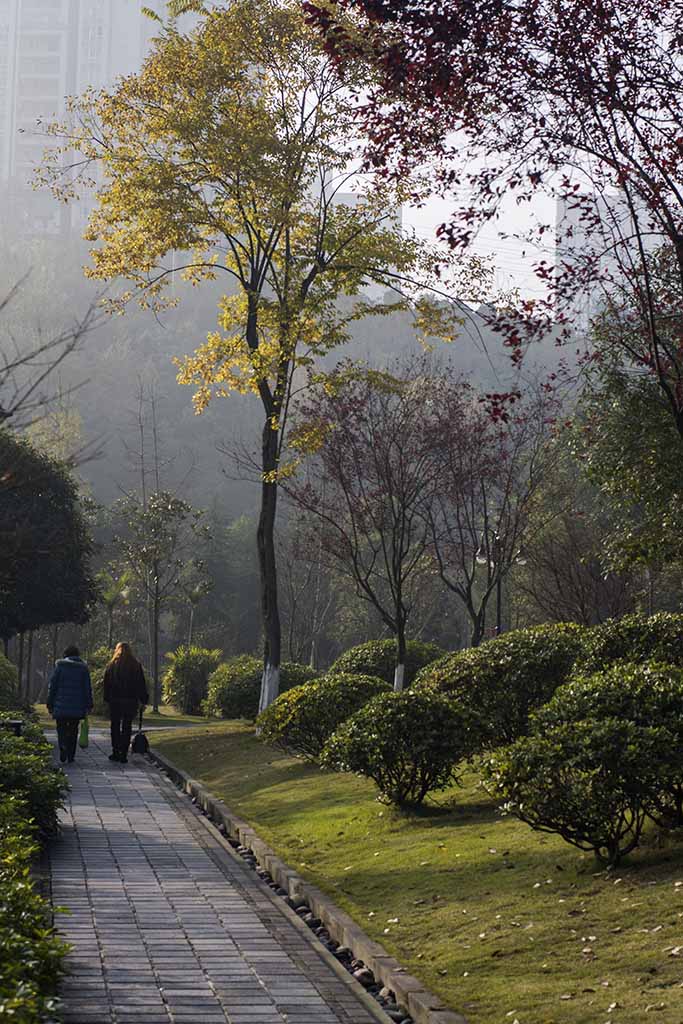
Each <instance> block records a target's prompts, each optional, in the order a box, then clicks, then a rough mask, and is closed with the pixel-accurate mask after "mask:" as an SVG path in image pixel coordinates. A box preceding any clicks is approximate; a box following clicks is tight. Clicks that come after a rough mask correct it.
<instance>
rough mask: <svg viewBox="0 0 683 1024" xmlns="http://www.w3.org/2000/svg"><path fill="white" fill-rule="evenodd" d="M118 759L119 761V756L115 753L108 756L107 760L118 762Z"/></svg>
mask: <svg viewBox="0 0 683 1024" xmlns="http://www.w3.org/2000/svg"><path fill="white" fill-rule="evenodd" d="M118 759H119V755H118V754H116V753H113V754H110V755H109V760H110V761H118Z"/></svg>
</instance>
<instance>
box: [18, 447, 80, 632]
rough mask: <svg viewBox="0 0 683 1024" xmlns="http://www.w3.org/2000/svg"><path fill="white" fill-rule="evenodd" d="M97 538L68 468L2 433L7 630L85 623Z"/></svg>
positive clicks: (19, 630) (22, 630)
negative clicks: (92, 535) (90, 529)
mask: <svg viewBox="0 0 683 1024" xmlns="http://www.w3.org/2000/svg"><path fill="white" fill-rule="evenodd" d="M92 550H93V546H92V540H91V537H90V532H89V529H88V523H87V519H86V515H85V512H84V509H83V506H82V503H81V501H80V498H79V494H78V488H77V485H76V483H75V481H74V479H73V477H72V476H71V475H70V473H69V471H68V469H67V467H66V466H65V465H64V464H63V463H60V462H57V461H56V460H54V459H52V458H50V457H49V456H47V455H44V454H42V453H40V452H38V451H36V449H35V448H33V447H32V445H31V444H30V443H29V442H28V441H27V440H25V439H23V438H19V437H17V436H15V435H14V434H12V433H11V432H10V431H8V430H6V429H2V430H0V635H2V636H3V637H10V636H12V635H13V634H15V633H19V632H24V631H25V630H30V629H36V628H37V627H38V626H43V625H48V624H54V623H62V622H76V623H80V622H85V621H86V620H87V618H88V615H89V612H90V608H91V606H92V605H93V603H94V602H95V600H96V596H97V595H96V585H95V582H94V580H93V577H92V574H91V570H90V558H91V555H92Z"/></svg>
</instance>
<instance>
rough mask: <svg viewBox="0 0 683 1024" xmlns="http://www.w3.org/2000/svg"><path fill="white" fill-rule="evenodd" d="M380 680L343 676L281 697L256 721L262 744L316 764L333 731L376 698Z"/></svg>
mask: <svg viewBox="0 0 683 1024" xmlns="http://www.w3.org/2000/svg"><path fill="white" fill-rule="evenodd" d="M388 689H389V685H388V683H385V682H384V680H383V679H376V678H375V677H373V676H357V675H350V674H345V673H338V674H336V675H328V676H323V677H322V678H321V679H317V680H316V681H315V682H312V683H307V684H306V685H305V686H296V687H294V689H292V690H289V691H288V692H287V693H282V694H280V696H279V697H278V698H277V700H275V701H273V703H272V704H271V705H270V707H269V708H266V710H265V711H264V712H263V713H262V714H260V715H259V717H258V719H257V723H258V726H259V728H260V730H261V737H262V739H264V740H265V741H266V743H272V744H273V745H274V746H277V747H280V748H281V749H283V750H287V751H288V752H289V753H292V754H298V755H299V756H300V757H306V758H308V759H309V760H311V761H316V760H317V759H318V757H319V756H320V752H321V750H322V749H323V747H324V746H325V743H326V742H327V740H328V739H329V737H330V736H331V735H332V733H333V732H334V731H335V729H336V728H337V727H338V726H339V725H341V723H342V722H344V721H346V719H347V718H348V717H349V715H352V714H353V713H354V711H358V709H359V708H362V707H363V705H364V704H367V702H368V701H369V700H371V699H372V698H373V697H376V696H377V694H379V693H383V692H386V691H388Z"/></svg>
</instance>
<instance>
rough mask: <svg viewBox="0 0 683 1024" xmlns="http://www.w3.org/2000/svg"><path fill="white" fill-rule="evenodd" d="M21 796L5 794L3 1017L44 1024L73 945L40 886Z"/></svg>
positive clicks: (1, 834) (0, 830) (0, 836)
mask: <svg viewBox="0 0 683 1024" xmlns="http://www.w3.org/2000/svg"><path fill="white" fill-rule="evenodd" d="M24 815H25V807H24V806H23V804H22V802H21V801H20V800H19V799H18V798H17V797H12V796H9V795H8V794H6V793H0V1020H7V1021H16V1022H17V1024H41V1022H43V1021H48V1020H54V1019H55V1018H56V1010H57V1003H56V999H55V996H56V992H57V986H58V982H59V978H60V976H61V973H62V963H63V959H64V956H65V955H66V952H67V947H66V946H65V944H64V943H63V942H61V941H60V940H59V939H58V938H57V936H56V935H55V933H54V930H53V928H52V925H51V909H50V907H49V905H48V904H47V903H46V901H45V900H44V899H42V898H41V897H40V896H39V895H38V894H37V893H36V892H35V890H34V888H33V884H32V881H31V862H32V860H33V858H34V857H35V855H36V853H37V846H36V845H35V843H34V840H33V830H32V828H31V826H30V825H29V823H28V822H27V820H26V818H25V816H24Z"/></svg>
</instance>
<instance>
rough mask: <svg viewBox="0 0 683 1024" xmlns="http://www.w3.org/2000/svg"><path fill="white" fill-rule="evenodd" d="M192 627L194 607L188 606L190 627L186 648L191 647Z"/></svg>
mask: <svg viewBox="0 0 683 1024" xmlns="http://www.w3.org/2000/svg"><path fill="white" fill-rule="evenodd" d="M193 627H194V605H193V604H191V605H190V625H189V628H188V631H187V646H188V647H192V629H193Z"/></svg>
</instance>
